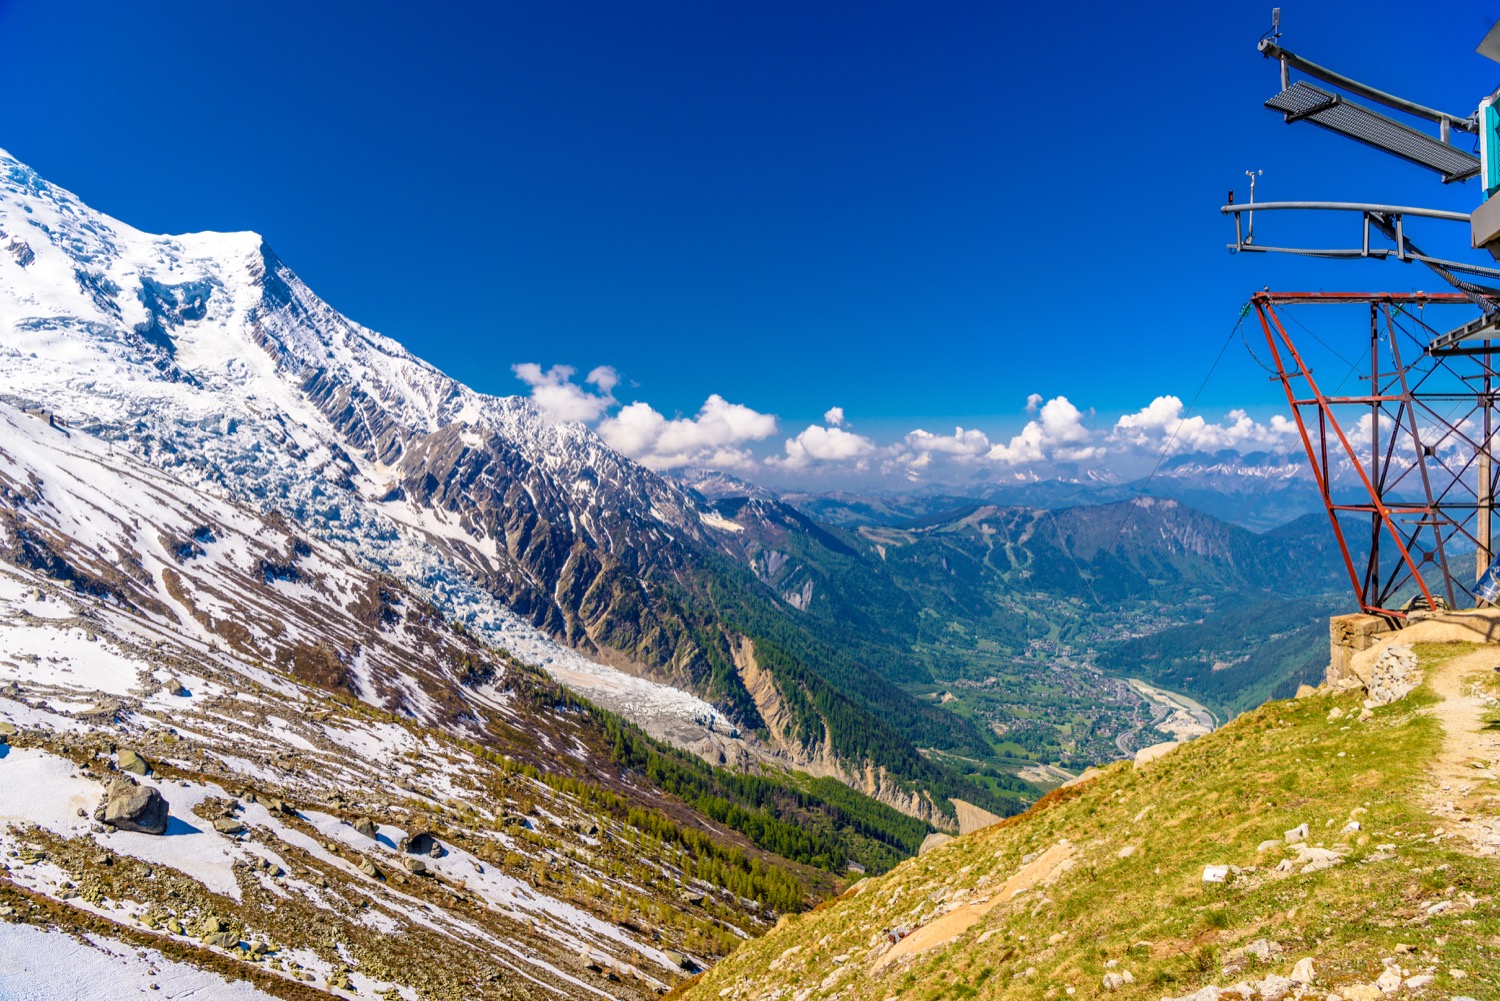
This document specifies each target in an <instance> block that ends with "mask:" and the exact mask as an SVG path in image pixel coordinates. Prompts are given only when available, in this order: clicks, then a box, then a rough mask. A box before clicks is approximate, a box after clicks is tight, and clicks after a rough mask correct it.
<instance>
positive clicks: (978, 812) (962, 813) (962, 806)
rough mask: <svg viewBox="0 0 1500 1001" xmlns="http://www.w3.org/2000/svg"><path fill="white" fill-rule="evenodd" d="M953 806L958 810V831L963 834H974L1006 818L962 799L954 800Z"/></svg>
mask: <svg viewBox="0 0 1500 1001" xmlns="http://www.w3.org/2000/svg"><path fill="white" fill-rule="evenodd" d="M953 808H954V809H955V810H957V811H958V833H959V834H961V835H963V834H972V833H973V832H975V831H978V830H982V829H984V828H986V827H990V826H992V825H994V824H998V823H1000V821H1002V820H1004V819H1005V818H1004V817H997V816H996V815H995V814H993V813H991V812H990V811H988V810H982V809H980V808H979V807H977V806H975V805H974V804H973V803H965V802H964V801H963V800H961V799H955V800H954V801H953Z"/></svg>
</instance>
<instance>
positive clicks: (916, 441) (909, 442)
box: [906, 427, 991, 466]
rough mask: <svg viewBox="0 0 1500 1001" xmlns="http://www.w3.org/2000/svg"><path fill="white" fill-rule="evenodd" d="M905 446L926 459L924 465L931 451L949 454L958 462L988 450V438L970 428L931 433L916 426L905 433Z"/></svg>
mask: <svg viewBox="0 0 1500 1001" xmlns="http://www.w3.org/2000/svg"><path fill="white" fill-rule="evenodd" d="M906 447H907V448H909V449H911V450H912V451H913V452H915V453H916V456H917V458H919V459H923V460H926V461H923V462H922V465H924V466H925V465H926V464H927V462H928V461H931V459H932V453H934V452H937V453H939V454H940V455H951V456H953V457H954V459H956V460H957V461H959V462H968V461H970V460H972V459H976V458H978V457H979V456H981V455H984V454H986V453H987V452H989V451H990V447H991V446H990V439H989V436H988V435H986V434H985V433H984V432H983V431H979V430H976V429H974V428H970V429H969V430H967V431H965V430H964V429H963V428H961V427H957V428H954V429H953V433H952V434H951V435H945V434H933V433H932V432H931V431H925V430H923V429H922V428H917V429H916V430H915V431H911V432H908V433H907V435H906Z"/></svg>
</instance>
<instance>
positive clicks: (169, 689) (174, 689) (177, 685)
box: [161, 678, 188, 698]
mask: <svg viewBox="0 0 1500 1001" xmlns="http://www.w3.org/2000/svg"><path fill="white" fill-rule="evenodd" d="M161 690H162V694H163V695H175V696H177V697H179V698H181V697H183V696H186V695H187V693H188V692H187V689H186V688H183V687H182V682H180V681H178V680H177V679H176V678H168V679H167V681H166V683H165V684H164V685H162V686H161Z"/></svg>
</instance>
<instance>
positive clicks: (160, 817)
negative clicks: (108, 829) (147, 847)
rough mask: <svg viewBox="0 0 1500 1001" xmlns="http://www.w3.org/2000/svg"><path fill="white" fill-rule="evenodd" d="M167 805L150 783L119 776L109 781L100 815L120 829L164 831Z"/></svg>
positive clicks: (150, 831)
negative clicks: (140, 782)
mask: <svg viewBox="0 0 1500 1001" xmlns="http://www.w3.org/2000/svg"><path fill="white" fill-rule="evenodd" d="M170 807H171V805H170V804H169V803H168V802H167V801H166V800H165V799H163V798H162V795H161V793H159V792H157V791H156V789H155V788H153V787H152V786H143V785H137V784H136V783H135V782H132V781H130V780H129V779H126V778H123V777H121V778H116V779H115V780H114V781H113V782H111V783H110V785H109V790H108V792H107V793H106V794H105V802H104V816H103V817H102V818H101V819H102V820H103V821H104V823H106V824H109V825H111V826H112V827H114V828H116V829H117V830H121V831H138V832H140V833H141V834H165V833H167V817H168V815H169V812H170Z"/></svg>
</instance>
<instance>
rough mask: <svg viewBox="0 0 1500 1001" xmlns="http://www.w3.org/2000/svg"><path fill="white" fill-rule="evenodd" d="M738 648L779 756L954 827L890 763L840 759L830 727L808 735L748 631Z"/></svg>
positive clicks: (739, 663) (740, 667)
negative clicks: (832, 744) (890, 768)
mask: <svg viewBox="0 0 1500 1001" xmlns="http://www.w3.org/2000/svg"><path fill="white" fill-rule="evenodd" d="M733 653H734V666H735V668H736V669H737V671H738V674H739V679H740V681H741V683H742V684H743V685H744V687H745V690H746V691H747V692H749V693H750V698H751V700H753V702H754V704H755V711H756V712H757V713H758V714H759V716H760V718H761V719H762V720H763V721H764V722H765V726H766V730H767V733H768V734H769V739H768V741H767V743H769V744H770V746H771V749H772V750H773V751H774V752H775V754H776V756H777V757H778V758H780V759H781V760H783V761H786V762H788V763H790V764H791V765H792V767H794V768H798V769H800V770H802V771H805V772H807V773H808V774H810V775H813V776H816V777H818V778H836V779H838V780H839V781H840V782H843V783H844V784H845V785H848V786H851V787H852V788H855V789H858V790H859V791H860V792H862V793H864V794H865V795H866V796H869V797H871V798H873V799H876V800H879V801H880V802H882V803H884V804H886V805H887V806H892V807H895V808H896V809H897V810H900V811H901V812H902V813H905V814H909V815H911V816H913V817H918V818H920V819H922V820H925V821H927V822H928V823H930V824H934V825H936V826H938V827H947V828H949V829H951V828H952V827H954V826H955V824H954V821H953V818H951V817H949V816H947V815H946V814H944V813H943V812H942V811H941V810H939V809H938V808H937V806H936V805H935V804H934V803H933V802H932V799H931V797H929V796H928V795H927V794H925V793H914V792H911V791H910V790H908V789H905V788H903V787H902V786H901V784H900V783H899V782H897V781H896V780H895V779H893V778H892V776H891V775H890V774H889V773H888V772H887V771H886V770H885V769H884V768H876V767H875V766H873V765H871V764H870V763H868V762H866V763H865V764H864V767H863V768H862V769H860V768H855V767H853V766H852V763H850V762H843V761H840V760H839V759H838V757H837V756H836V755H835V754H834V753H833V751H832V749H831V748H830V747H829V743H830V741H829V736H828V733H827V729H826V726H825V728H824V730H823V732H822V733H820V734H818V735H817V736H816V737H814V738H812V739H810V740H804V739H802V737H801V735H800V734H799V733H798V724H797V721H796V719H795V716H794V714H793V713H792V712H791V710H790V709H789V708H788V706H787V700H786V698H785V696H783V695H782V693H781V691H780V689H779V688H778V687H777V684H778V682H777V679H776V678H774V677H773V676H772V675H771V672H770V671H767V670H764V669H763V668H761V666H760V664H759V663H758V662H757V661H756V658H755V643H754V642H753V641H752V640H750V638H749V637H745V636H742V637H740V638H739V642H738V643H737V644H736V645H735V646H734V647H733ZM981 812H983V811H981ZM991 816H993V814H991ZM998 819H999V818H996V820H997V821H998ZM994 822H995V821H992V823H994Z"/></svg>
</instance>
